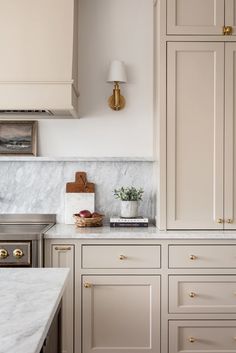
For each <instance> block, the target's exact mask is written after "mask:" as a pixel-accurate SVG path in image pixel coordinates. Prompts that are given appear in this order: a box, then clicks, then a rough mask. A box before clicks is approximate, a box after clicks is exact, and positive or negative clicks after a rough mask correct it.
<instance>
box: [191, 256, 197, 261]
mask: <svg viewBox="0 0 236 353" xmlns="http://www.w3.org/2000/svg"><path fill="white" fill-rule="evenodd" d="M189 258H190V260H197V256H196V255H190V256H189Z"/></svg>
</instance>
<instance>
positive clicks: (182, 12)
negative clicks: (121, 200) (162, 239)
mask: <svg viewBox="0 0 236 353" xmlns="http://www.w3.org/2000/svg"><path fill="white" fill-rule="evenodd" d="M157 13H158V20H159V21H158V27H159V28H158V35H159V38H158V39H159V40H158V43H159V45H158V52H157V55H158V64H159V65H158V81H159V84H158V115H159V119H160V120H159V141H160V150H159V159H160V163H159V168H160V169H159V179H160V185H159V190H160V191H159V195H158V200H159V209H160V211H159V212H160V215H159V218H158V220H157V221H158V225H159V227H160V228H161V229H220V230H221V229H236V205H235V203H236V184H235V183H236V179H235V178H236V144H235V136H236V123H235V122H236V110H235V102H236V91H235V85H236V66H235V65H236V55H235V53H236V37H235V35H236V27H235V24H236V0H225V1H224V0H208V1H206V0H160V1H158V12H157Z"/></svg>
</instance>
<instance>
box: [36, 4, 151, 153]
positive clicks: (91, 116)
mask: <svg viewBox="0 0 236 353" xmlns="http://www.w3.org/2000/svg"><path fill="white" fill-rule="evenodd" d="M113 59H120V60H123V61H124V62H125V63H126V65H127V74H128V83H127V84H126V85H123V86H122V91H123V93H124V95H125V97H126V99H127V106H126V108H125V110H123V111H121V112H113V111H112V110H110V109H109V108H108V106H107V98H108V97H109V95H110V93H111V92H112V85H111V84H108V83H106V77H107V71H108V67H109V62H110V60H113ZM79 87H80V115H81V119H80V120H76V121H74V120H58V121H50V120H46V121H40V124H39V127H40V134H39V153H40V155H43V156H85V157H87V156H97V157H104V156H114V157H118V156H124V157H126V156H131V157H134V156H139V157H152V155H153V136H152V135H153V0H119V1H117V0H80V15H79Z"/></svg>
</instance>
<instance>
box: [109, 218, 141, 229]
mask: <svg viewBox="0 0 236 353" xmlns="http://www.w3.org/2000/svg"><path fill="white" fill-rule="evenodd" d="M110 227H148V218H143V217H138V218H110Z"/></svg>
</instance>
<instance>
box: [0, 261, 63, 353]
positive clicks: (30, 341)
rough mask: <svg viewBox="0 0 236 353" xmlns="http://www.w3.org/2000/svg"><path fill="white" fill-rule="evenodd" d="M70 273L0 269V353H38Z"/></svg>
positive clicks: (46, 270)
mask: <svg viewBox="0 0 236 353" xmlns="http://www.w3.org/2000/svg"><path fill="white" fill-rule="evenodd" d="M68 273H69V270H68V269H65V268H62V269H45V268H27V269H23V268H17V269H15V268H10V269H8V268H4V269H0V283H1V291H0V303H1V321H0V353H16V352H17V353H39V352H40V350H41V347H42V345H43V343H44V340H45V338H46V335H47V333H48V330H49V328H50V325H51V323H52V320H53V318H54V315H55V313H56V310H57V308H58V305H59V303H60V301H61V298H62V295H63V292H64V289H65V285H66V280H67V277H68Z"/></svg>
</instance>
